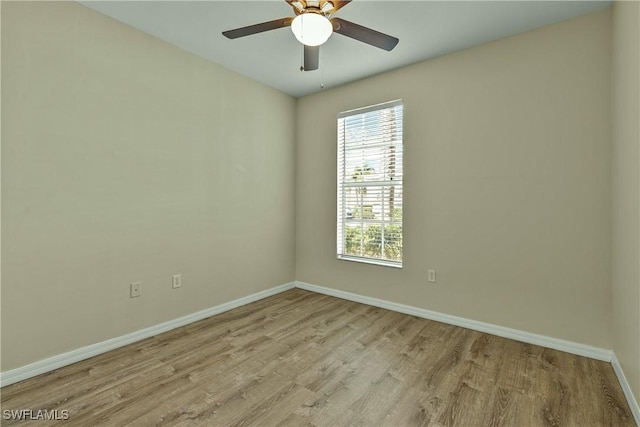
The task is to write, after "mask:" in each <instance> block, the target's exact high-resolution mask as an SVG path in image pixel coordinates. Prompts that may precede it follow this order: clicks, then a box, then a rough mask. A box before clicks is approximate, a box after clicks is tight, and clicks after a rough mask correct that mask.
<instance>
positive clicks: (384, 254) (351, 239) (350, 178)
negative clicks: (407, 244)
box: [337, 100, 403, 267]
mask: <svg viewBox="0 0 640 427" xmlns="http://www.w3.org/2000/svg"><path fill="white" fill-rule="evenodd" d="M402 114H403V108H402V101H401V100H398V101H392V102H388V103H385V104H379V105H374V106H370V107H366V108H362V109H358V110H352V111H346V112H343V113H340V114H338V227H337V229H338V233H337V246H338V247H337V254H338V258H340V259H347V260H354V261H363V262H369V263H375V264H383V265H391V266H396V267H401V266H402V174H403V171H402V165H403V152H402Z"/></svg>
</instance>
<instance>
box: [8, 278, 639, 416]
mask: <svg viewBox="0 0 640 427" xmlns="http://www.w3.org/2000/svg"><path fill="white" fill-rule="evenodd" d="M294 287H296V288H300V289H304V290H308V291H312V292H316V293H320V294H325V295H330V296H334V297H337V298H342V299H346V300H349V301H354V302H359V303H363V304H368V305H372V306H375V307H380V308H384V309H387V310H392V311H396V312H399V313H404V314H409V315H412V316H416V317H422V318H425V319H430V320H435V321H438V322H442V323H447V324H451V325H455V326H461V327H463V328H468V329H473V330H476V331H480V332H486V333H489V334H493V335H497V336H501V337H505V338H511V339H514V340H518V341H523V342H526V343H530V344H536V345H540V346H543V347H549V348H553V349H556V350H560V351H565V352H568V353H573V354H577V355H580V356H586V357H590V358H593V359H597V360H603V361H606V362H611V363H612V364H613V368H614V370H615V372H616V375H617V376H618V379H619V380H620V384H621V385H622V388H623V390H624V393H625V396H626V397H627V400H628V401H629V406H631V409H632V412H633V415H634V417H635V418H636V422H637V423H638V425H640V412H639V410H638V404H637V402H636V401H635V399H634V397H633V393H632V392H631V388H630V387H629V383H628V382H627V381H626V379H625V377H624V374H623V373H622V369H621V367H620V364H619V363H618V361H617V359H616V358H615V355H614V354H613V353H612V351H611V350H606V349H603V348H598V347H592V346H587V345H584V344H578V343H574V342H571V341H565V340H560V339H557V338H551V337H547V336H543V335H537V334H532V333H529V332H523V331H519V330H516V329H511V328H505V327H503V326H497V325H492V324H490V323H484V322H478V321H475V320H470V319H465V318H463V317H457V316H452V315H449V314H443V313H438V312H435V311H431V310H426V309H423V308H418V307H412V306H408V305H404V304H398V303H394V302H390V301H385V300H381V299H378V298H372V297H367V296H363V295H358V294H353V293H350V292H345V291H340V290H337V289H331V288H325V287H323V286H317V285H312V284H309V283H304V282H292V283H287V284H284V285H281V286H276V287H274V288H271V289H267V290H264V291H261V292H258V293H255V294H252V295H249V296H246V297H243V298H238V299H236V300H233V301H230V302H227V303H224V304H220V305H217V306H214V307H211V308H208V309H205V310H202V311H198V312H196V313H192V314H188V315H186V316H183V317H179V318H177V319H174V320H170V321H168V322H164V323H161V324H158V325H155V326H151V327H149V328H145V329H142V330H139V331H136V332H132V333H130V334H126V335H122V336H120V337H116V338H112V339H109V340H106V341H102V342H99V343H96V344H92V345H89V346H87V347H82V348H79V349H76V350H72V351H70V352H68V353H63V354H60V355H57V356H53V357H50V358H47V359H44V360H40V361H38V362H35V363H31V364H29V365H26V366H22V367H20V368H16V369H13V370H10V371H6V372H2V373H0V387H4V386H7V385H9V384H13V383H16V382H19V381H23V380H26V379H28V378H31V377H35V376H37V375H41V374H44V373H46V372H50V371H53V370H55V369H58V368H61V367H63V366H67V365H71V364H72V363H76V362H79V361H81V360H85V359H88V358H90V357H93V356H97V355H99V354H102V353H106V352H108V351H111V350H114V349H116V348H119V347H123V346H125V345H128V344H131V343H134V342H137V341H140V340H143V339H146V338H149V337H153V336H155V335H158V334H161V333H163V332H167V331H170V330H172V329H175V328H179V327H181V326H184V325H188V324H189V323H193V322H196V321H198V320H202V319H206V318H207V317H211V316H214V315H216V314H220V313H223V312H225V311H229V310H232V309H234V308H237V307H241V306H243V305H246V304H250V303H252V302H255V301H258V300H261V299H263V298H266V297H269V296H272V295H275V294H278V293H280V292H284V291H287V290H289V289H293V288H294Z"/></svg>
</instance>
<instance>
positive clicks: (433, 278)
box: [428, 270, 436, 283]
mask: <svg viewBox="0 0 640 427" xmlns="http://www.w3.org/2000/svg"><path fill="white" fill-rule="evenodd" d="M428 273H429V281H430V282H433V283H435V282H436V271H435V270H428Z"/></svg>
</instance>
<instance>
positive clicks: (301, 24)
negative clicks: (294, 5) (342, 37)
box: [291, 13, 333, 46]
mask: <svg viewBox="0 0 640 427" xmlns="http://www.w3.org/2000/svg"><path fill="white" fill-rule="evenodd" d="M291 31H293V34H294V35H295V36H296V39H298V41H299V42H300V43H302V44H304V45H307V46H320V45H321V44H323V43H324V42H326V41H327V39H329V36H330V35H331V33H333V25H331V22H329V20H328V19H327V18H326V17H324V16H323V15H321V14H319V13H302V14H300V15H298V16H296V17H295V18H294V20H293V22H291Z"/></svg>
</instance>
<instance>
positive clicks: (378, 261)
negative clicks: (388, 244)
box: [338, 255, 402, 269]
mask: <svg viewBox="0 0 640 427" xmlns="http://www.w3.org/2000/svg"><path fill="white" fill-rule="evenodd" d="M338 259H339V260H341V261H354V262H360V263H363V264H373V265H379V266H381V267H392V268H400V269H401V268H402V262H398V261H385V260H382V259H372V258H362V257H357V256H351V255H338Z"/></svg>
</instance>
